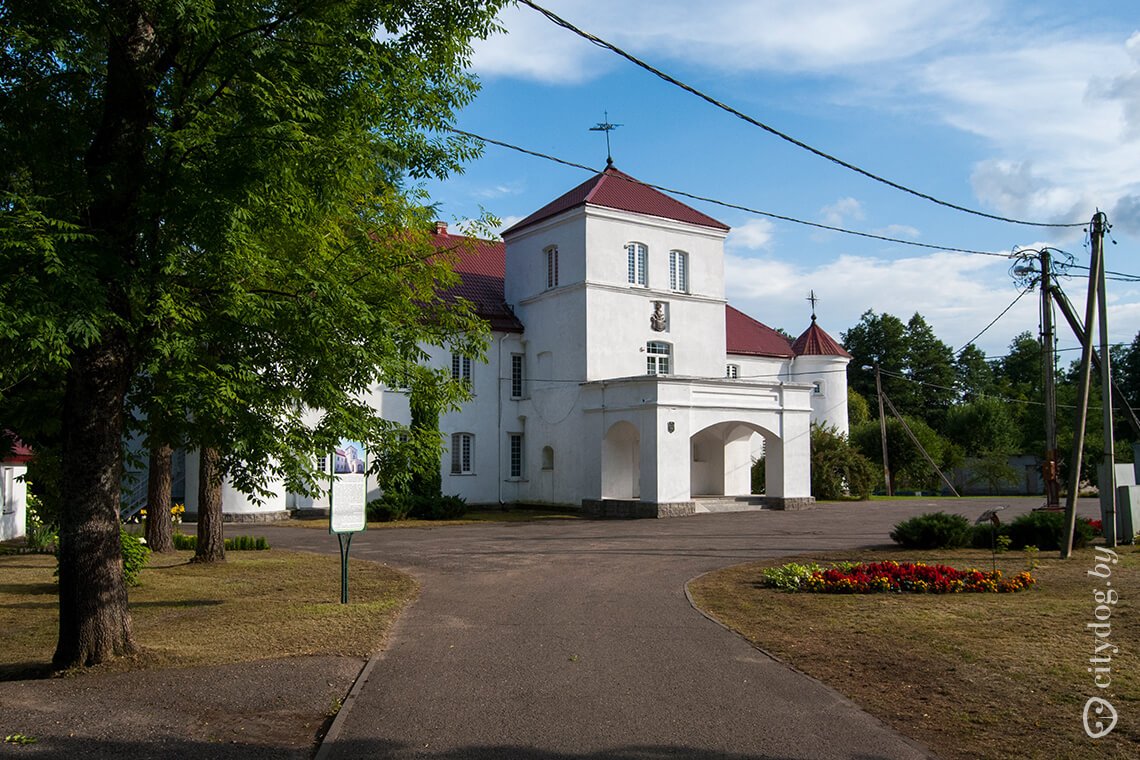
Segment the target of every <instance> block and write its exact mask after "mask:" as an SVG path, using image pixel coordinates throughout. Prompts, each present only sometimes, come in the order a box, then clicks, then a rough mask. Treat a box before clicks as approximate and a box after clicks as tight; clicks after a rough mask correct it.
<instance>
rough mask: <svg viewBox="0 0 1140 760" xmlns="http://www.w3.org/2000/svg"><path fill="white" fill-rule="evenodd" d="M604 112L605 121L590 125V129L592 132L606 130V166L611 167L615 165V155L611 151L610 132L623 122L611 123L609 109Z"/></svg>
mask: <svg viewBox="0 0 1140 760" xmlns="http://www.w3.org/2000/svg"><path fill="white" fill-rule="evenodd" d="M602 113H604V114H605V121H603V122H602V123H601V124H597V125H595V126H593V127H590V131H591V132H605V133H606V168H607V169H608V168H609V167H611V166H613V165H614V157H613V154H612V153H611V152H610V132H612V131H614V130H615V129H617V128H618V127H620V126H622V125H621V124H610V112H609V111H603V112H602Z"/></svg>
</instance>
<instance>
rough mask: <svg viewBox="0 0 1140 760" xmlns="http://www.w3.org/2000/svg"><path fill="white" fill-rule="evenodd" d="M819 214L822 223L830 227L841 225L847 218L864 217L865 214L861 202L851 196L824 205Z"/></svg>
mask: <svg viewBox="0 0 1140 760" xmlns="http://www.w3.org/2000/svg"><path fill="white" fill-rule="evenodd" d="M819 215H820V218H821V219H822V220H823V223H824V224H830V225H831V226H832V227H842V226H843V223H844V222H845V221H846V220H847V219H864V218H866V216H867V215H866V214H865V213H863V204H862V203H860V202H859V201H857V200H855V199H854V198H851V197H848V198H840V199H839V200H837V201H836V202H835V203H832V204H831V205H830V206H824V207H823V208H821V209H820V210H819Z"/></svg>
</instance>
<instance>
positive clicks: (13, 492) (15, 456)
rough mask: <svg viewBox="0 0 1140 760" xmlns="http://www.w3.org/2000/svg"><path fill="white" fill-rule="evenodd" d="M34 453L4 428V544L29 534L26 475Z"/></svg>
mask: <svg viewBox="0 0 1140 760" xmlns="http://www.w3.org/2000/svg"><path fill="white" fill-rule="evenodd" d="M33 456H34V454H33V452H32V450H31V449H30V448H28V447H27V446H26V445H24V442H23V441H21V440H20V439H19V438H17V437H16V435H15V434H14V433H12V432H11V431H10V430H4V429H0V541H10V540H12V539H14V538H20V537H21V536H23V535H24V533H25V526H26V519H27V508H28V489H27V485H26V484H25V483H24V476H25V475H26V474H27V473H28V462H30V461H31V460H32V457H33Z"/></svg>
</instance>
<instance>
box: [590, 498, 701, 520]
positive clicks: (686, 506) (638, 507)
mask: <svg viewBox="0 0 1140 760" xmlns="http://www.w3.org/2000/svg"><path fill="white" fill-rule="evenodd" d="M696 512H697V505H696V504H695V503H694V502H691V501H671V502H656V501H642V500H641V499H582V513H583V514H586V515H589V516H590V517H607V518H638V517H687V516H688V515H693V514H696Z"/></svg>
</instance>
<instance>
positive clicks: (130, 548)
mask: <svg viewBox="0 0 1140 760" xmlns="http://www.w3.org/2000/svg"><path fill="white" fill-rule="evenodd" d="M119 543H120V545H121V546H122V551H123V579H124V580H126V582H127V585H128V586H137V585H139V573H140V572H142V569H143V568H144V567H146V563H147V561H148V560H149V559H150V549H148V548H147V545H146V544H145V543H143V540H142V539H141V538H139V537H138V536H136V535H134V534H133V533H128V532H127V531H126V529H125V528H123V527H120V528H119Z"/></svg>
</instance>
